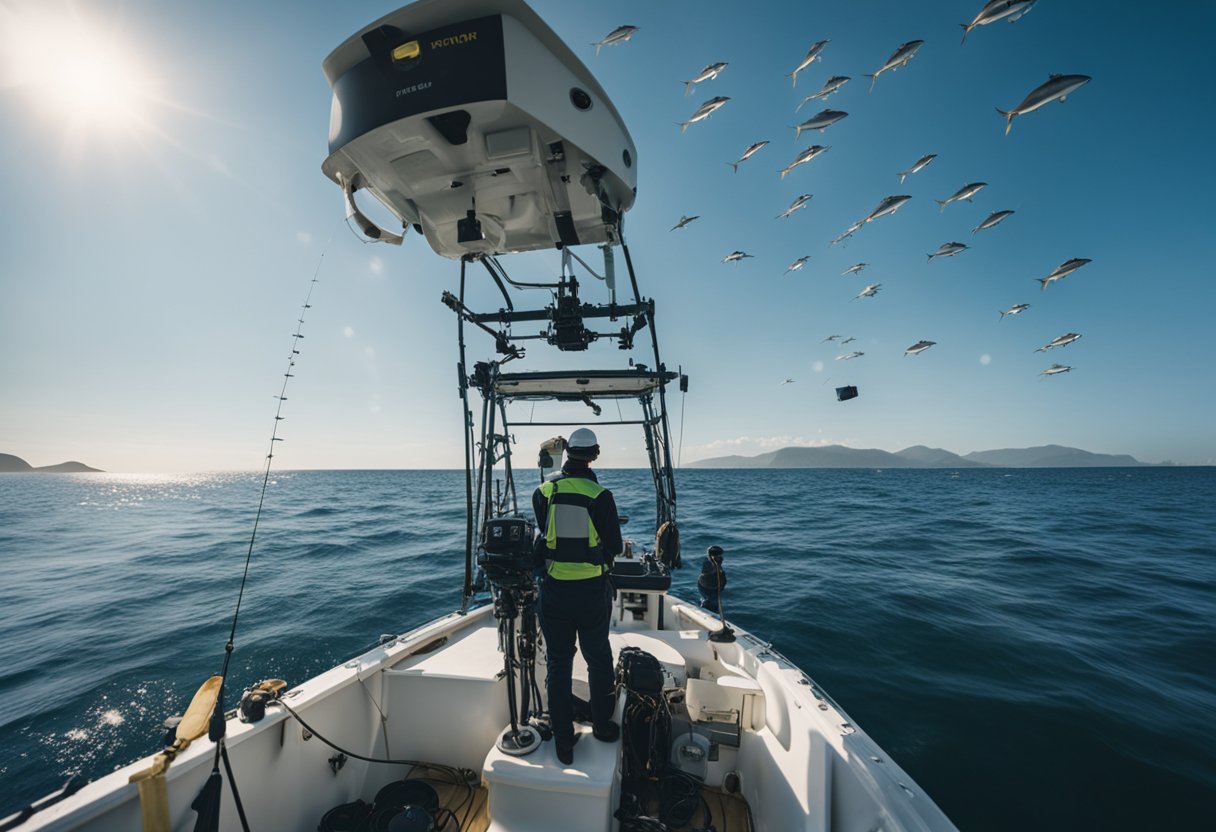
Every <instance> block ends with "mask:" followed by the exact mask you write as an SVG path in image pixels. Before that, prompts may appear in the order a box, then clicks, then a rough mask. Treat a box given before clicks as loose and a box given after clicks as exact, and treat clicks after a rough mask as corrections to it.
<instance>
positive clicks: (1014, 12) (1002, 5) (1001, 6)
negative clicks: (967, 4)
mask: <svg viewBox="0 0 1216 832" xmlns="http://www.w3.org/2000/svg"><path fill="white" fill-rule="evenodd" d="M1034 4H1035V0H988V2H987V3H985V4H984V8H982V9H980V13H979V14H977V15H976V16H975V20H972V21H971V22H970V23H960V24H958V25H959V26H962V27H963V43H966V42H967V34H968V33H969V32H970V31H971V30H972V29H974V28H975V27H976V26H987V25H988V24H989V23H995V22H996V21H998V20H1003V19H1006V18H1008V20H1009V22H1010V23H1017V22H1018V21H1019V20H1021V19H1022V17H1023V16H1024V15H1025V14H1026V13H1027V12H1029V11H1030V10H1031V9H1033V8H1034Z"/></svg>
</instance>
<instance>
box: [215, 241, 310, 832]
mask: <svg viewBox="0 0 1216 832" xmlns="http://www.w3.org/2000/svg"><path fill="white" fill-rule="evenodd" d="M331 239H332V238H331ZM325 246H326V248H325V249H323V250H322V251H321V256H320V257H319V258H317V267H316V269H315V270H314V271H313V274H312V280H311V281H309V286H308V294H307V295H305V297H304V305H303V306H302V307H301V309H300V317H298V318H297V319H296V331H295V332H294V333H293V334H292V336H291V354H290V355H289V356H287V371H286V372H285V373H283V384H282V386H281V387H280V388H279V394H278V396H276V398H277V399H278V400H279V404H278V406H277V407H276V408H275V413H274V427H273V428H272V430H271V432H270V449H269V452H268V453H267V454H266V471H265V473H264V474H263V476H262V491H261V494H260V495H259V496H258V508H257V512H256V513H255V514H254V518H253V531H252V532H251V533H250V535H249V549H248V551H246V553H245V568H244V570H243V571H242V573H241V588H240V591H239V592H238V593H237V598H236V609H235V610H233V613H232V629H231V630H230V631H229V633H228V642H227V643H226V644H225V645H224V666H223V669H222V670H221V671H220V689H219V694H218V695H217V696H216V700H215V712H214V713H213V714H212V715H211V724H210V726H209V729H208V736H209V737H210V739H211V741H212V742H214V743H215V759H214V760H213V762H212V766H211V774H212V777H218V776H219V767H220V758H221V756H222V757H223V758H224V764H225V768H226V769H227V770H228V783H229V786H230V788H231V789H232V793H233V797H234V799H235V801H236V803H237V808H238V809H239V810H240V814H241V825H242V827H243V828H245V829H246V830H248V828H249V826H248V824H247V823H246V822H245V817H244V809H243V807H242V806H241V805H240V796H239V795H238V794H237V791H236V780H235V779H233V777H232V771H231V766H229V765H228V760H227V756H228V751H227V749H226V748H225V744H224V734H225V715H224V685H225V684H226V683H227V681H228V667H229V665H230V663H231V661H232V651H233V649H234V646H235V643H236V626H237V622H238V621H239V620H240V616H241V602H242V601H243V600H244V598H245V584H246V583H247V582H248V580H249V563H250V561H251V560H252V559H253V544H254V541H255V540H257V534H258V524H259V522H260V521H261V519H262V508H263V506H264V505H265V502H266V488H267V487H268V486H269V484H270V466H271V462H272V460H273V459H274V443H275V442H281V441H283V440H282V438H281V437H280V436H279V435H278V433H279V422H281V421H283V418H284V417H283V402H285V401H287V396H286V393H287V383H288V381H289V380H290V379H291V378H293V377H294V374H293V373H292V372H291V371H292V369H293V368H294V367H295V366H296V356H297V355H299V354H300V349H299V347H300V339H302V338H303V337H304V334H303V332H302V330H303V328H304V314H305V312H307V311H308V310H309V309H311V308H312V304H311V300H312V293H313V291H314V290H315V289H316V287H317V282H318V280H317V276H318V275H319V274H320V273H321V265H322V263H323V262H324V261H325V250H326V249H328V248H329V242H328V241H327V242H326V244H325ZM201 796H202V795H201V793H200V797H201ZM200 817H201V815H200Z"/></svg>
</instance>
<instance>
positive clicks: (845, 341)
mask: <svg viewBox="0 0 1216 832" xmlns="http://www.w3.org/2000/svg"><path fill="white" fill-rule="evenodd" d="M856 340H857V339H856V338H854V337H853V336H852V335H850V336H849V337H848V338H845V339H844V340H843V341H841V342H840V346H842V347H843V346H844V345H845V344H851V343H853V342H854V341H856Z"/></svg>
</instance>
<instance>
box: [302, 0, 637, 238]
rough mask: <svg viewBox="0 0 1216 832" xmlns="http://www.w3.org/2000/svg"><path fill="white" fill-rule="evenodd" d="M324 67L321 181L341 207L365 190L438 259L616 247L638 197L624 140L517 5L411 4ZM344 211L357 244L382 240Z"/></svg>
mask: <svg viewBox="0 0 1216 832" xmlns="http://www.w3.org/2000/svg"><path fill="white" fill-rule="evenodd" d="M323 68H324V70H325V76H326V78H327V79H328V80H329V83H330V86H331V87H332V88H333V105H332V110H331V114H330V129H329V152H330V155H329V157H328V158H327V159H326V160H325V162H324V163H323V164H322V166H321V169H322V171H323V172H324V173H325V175H326V176H328V177H329V178H330V179H332V180H333V181H334V182H336V183H337V184H338V185H339V187H341V188H342V189H343V190H344V192H346V193H347V195H348V197H350V196H353V193H354V191H358V190H367V191H370V192H371V193H372V195H373V196H375V197H376V199H378V200H379V201H380V202H381V203H383V204H384V206H385V207H386V208H388V210H389V211H390V212H392V214H393V215H394V216H395V217H396V218H397V219H398V220H400V222H401V224H402V227H403V228H404V227H408V226H411V225H412V226H414V227H415V228H417V229H419V230H420V231H421V232H422V233H423V234H425V235H426V239H427V242H429V243H430V244H431V248H433V249H434V250H435V251H436V252H437V253H439V254H442V255H443V256H445V257H451V258H459V257H462V256H464V255H467V254H473V253H507V252H516V251H531V250H535V249H545V248H551V247H553V246H555V245H577V244H580V243H616V242H617V241H618V240H619V232H618V228H617V226H618V221H619V218H620V216H621V214H623V213H624V212H625V211H627V210H628V209H629V208H630V207H631V206H632V205H633V200H634V194H635V190H636V185H637V151H636V149H635V147H634V144H633V139H632V138H631V137H630V135H629V131H628V130H626V129H625V124H624V121H623V120H622V119H621V116H620V114H619V113H618V112H617V110H616V108H615V107H614V106H613V105H612V102H611V101H609V100H608V96H607V94H606V93H605V92H604V90H603V88H602V87H601V86H600V85H599V83H598V82H597V81H596V80H595V78H594V77H592V75H591V72H590V71H589V70H588V69H587V67H585V66H584V65H583V63H582V62H581V61H580V60H579V59H578V58H577V57H575V55H574V53H573V52H572V51H570V49H569V47H567V46H566V45H565V44H564V43H562V42H561V40H560V39H559V38H558V37H557V35H555V34H554V33H553V30H551V29H550V28H549V27H548V26H547V25H546V24H545V23H544V22H543V21H542V20H541V19H540V18H539V17H538V16H537V15H536V13H535V12H533V11H532V10H531V9H530V8H529V7H528V6H527V5H526V4H525V3H523V2H522V0H494V2H489V0H420V2H417V3H414V4H412V5H409V6H406V7H405V8H402V9H399V10H397V11H395V12H393V13H392V14H389V15H387V16H385V17H383V18H381V19H380V20H379V21H377V22H376V23H373V24H372V25H370V26H368V27H367V28H365V29H363V30H362V31H360V32H358V33H357V34H355V35H354V36H352V37H350V38H348V39H347V40H346V42H344V43H343V44H342V45H341V46H339V47H338V48H337V49H335V50H334V51H333V52H332V53H331V54H330V55H329V57H328V58H326V59H325V62H324V64H323ZM350 203H351V205H350V208H349V209H348V210H351V213H352V216H356V219H357V220H358V224H359V227H360V228H361V229H362V230H363V231H364V233H366V234H368V235H369V236H371V237H373V238H377V239H390V236H389V235H390V232H389V231H382V232H381V233H380V235H379V236H378V235H377V234H376V233H374V232H369V230H368V228H369V225H372V224H370V223H369V222H367V221H366V218H365V217H362V214H361V212H358V209H357V208H354V207H353V199H351V200H350ZM372 228H374V225H372ZM376 231H379V229H376Z"/></svg>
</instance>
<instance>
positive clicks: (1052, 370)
mask: <svg viewBox="0 0 1216 832" xmlns="http://www.w3.org/2000/svg"><path fill="white" fill-rule="evenodd" d="M1070 370H1072V367H1067V366H1065V365H1063V364H1052V365H1051V366H1050V367H1048V368H1047V369H1046V370H1044V371H1043V372H1041V373H1039V375H1041V376H1058V375H1059V374H1060V373H1067V372H1069V371H1070Z"/></svg>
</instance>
